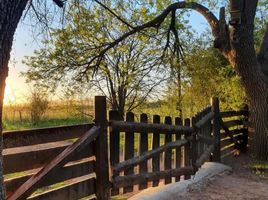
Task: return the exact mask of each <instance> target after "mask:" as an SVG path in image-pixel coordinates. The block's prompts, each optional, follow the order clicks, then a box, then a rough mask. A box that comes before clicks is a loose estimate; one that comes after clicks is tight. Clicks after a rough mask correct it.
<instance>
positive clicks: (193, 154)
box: [3, 97, 248, 200]
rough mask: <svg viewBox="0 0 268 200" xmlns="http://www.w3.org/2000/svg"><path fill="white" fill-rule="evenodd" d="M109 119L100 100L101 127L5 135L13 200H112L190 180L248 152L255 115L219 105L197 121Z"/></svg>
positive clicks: (128, 115) (7, 178)
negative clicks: (251, 117) (203, 170)
mask: <svg viewBox="0 0 268 200" xmlns="http://www.w3.org/2000/svg"><path fill="white" fill-rule="evenodd" d="M106 114H107V109H106V100H105V97H96V98H95V123H94V124H83V125H75V126H66V127H55V128H47V129H34V130H25V131H13V132H5V133H4V134H3V137H4V150H3V157H4V173H5V185H6V189H7V196H8V200H15V199H26V198H27V199H34V200H40V199H52V200H54V199H55V200H69V199H84V198H85V199H101V200H102V199H103V200H106V199H110V196H113V195H117V194H124V193H129V192H132V191H134V190H143V189H145V188H147V187H151V186H153V187H155V186H158V185H159V184H169V183H171V182H177V181H180V180H183V179H189V178H190V177H191V175H194V174H195V173H196V171H197V170H198V169H199V168H200V167H201V166H202V164H203V163H204V162H206V161H210V160H213V161H216V162H220V161H221V160H222V159H223V160H224V159H225V158H228V156H230V155H232V153H234V151H237V149H239V150H241V151H243V150H246V147H247V140H248V110H247V109H245V110H241V111H225V112H220V110H219V101H218V99H217V98H214V99H213V101H212V104H211V106H208V107H206V108H204V109H203V110H201V111H200V112H199V113H197V114H196V115H195V116H193V117H192V118H191V119H190V118H187V119H184V120H183V119H181V118H178V117H176V118H171V117H169V116H166V117H165V118H162V119H161V117H160V116H159V115H154V116H153V117H152V122H150V121H149V120H148V118H149V117H148V116H147V115H146V114H141V115H140V117H139V121H137V120H136V121H135V117H134V113H132V112H128V113H126V118H125V120H122V119H121V118H120V116H119V113H118V112H117V111H110V112H109V119H108V120H107V118H106ZM107 122H108V123H107ZM108 141H109V142H108ZM108 155H110V156H109V157H108ZM109 168H110V169H111V173H110V170H109ZM109 180H110V181H109Z"/></svg>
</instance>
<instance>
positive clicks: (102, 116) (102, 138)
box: [95, 96, 110, 200]
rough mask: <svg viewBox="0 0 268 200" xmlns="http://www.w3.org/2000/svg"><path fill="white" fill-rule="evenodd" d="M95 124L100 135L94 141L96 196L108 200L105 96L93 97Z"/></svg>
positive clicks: (100, 199) (99, 199) (101, 199)
mask: <svg viewBox="0 0 268 200" xmlns="http://www.w3.org/2000/svg"><path fill="white" fill-rule="evenodd" d="M95 124H96V125H97V126H99V127H100V134H99V137H98V138H97V140H96V196H97V199H98V200H109V199H110V182H109V162H108V144H107V110H106V97H105V96H95Z"/></svg>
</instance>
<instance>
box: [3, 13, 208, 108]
mask: <svg viewBox="0 0 268 200" xmlns="http://www.w3.org/2000/svg"><path fill="white" fill-rule="evenodd" d="M189 20H190V25H191V26H192V27H193V28H194V29H195V30H196V31H197V32H202V31H203V30H205V29H206V28H207V23H206V21H205V20H204V19H203V17H201V16H200V15H199V14H197V13H195V12H193V13H192V14H191V15H190V18H189ZM26 24H30V23H27V22H25V23H24V22H22V23H20V24H19V25H18V28H17V30H16V33H15V37H14V41H13V48H12V52H11V59H10V63H9V76H8V78H7V80H6V90H5V98H4V104H16V103H24V102H26V101H27V100H26V99H27V96H28V95H29V85H28V84H27V83H26V80H25V78H24V77H22V76H21V75H20V73H21V72H23V71H27V66H25V65H24V64H23V63H22V60H23V58H24V57H25V56H31V55H33V52H34V50H35V49H39V48H40V43H39V42H37V41H36V40H35V39H34V35H33V27H30V26H29V25H26Z"/></svg>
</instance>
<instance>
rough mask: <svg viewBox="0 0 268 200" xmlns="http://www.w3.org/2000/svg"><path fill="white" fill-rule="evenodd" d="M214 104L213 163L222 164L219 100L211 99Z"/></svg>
mask: <svg viewBox="0 0 268 200" xmlns="http://www.w3.org/2000/svg"><path fill="white" fill-rule="evenodd" d="M211 104H212V111H213V112H214V114H215V116H214V119H213V138H214V145H215V146H214V152H213V157H212V159H213V161H214V162H221V150H220V148H221V144H220V142H221V133H220V130H221V125H220V124H221V120H220V119H221V117H220V107H219V99H218V98H217V97H214V98H212V99H211Z"/></svg>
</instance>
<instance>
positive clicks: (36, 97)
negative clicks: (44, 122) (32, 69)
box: [29, 89, 48, 126]
mask: <svg viewBox="0 0 268 200" xmlns="http://www.w3.org/2000/svg"><path fill="white" fill-rule="evenodd" d="M29 105H30V106H29V112H30V116H31V123H32V124H33V125H34V126H36V125H38V124H39V123H40V121H41V119H42V117H43V115H44V114H45V112H46V110H47V108H48V96H47V94H46V93H45V92H43V91H42V90H38V89H34V90H33V91H31V94H30V96H29Z"/></svg>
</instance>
